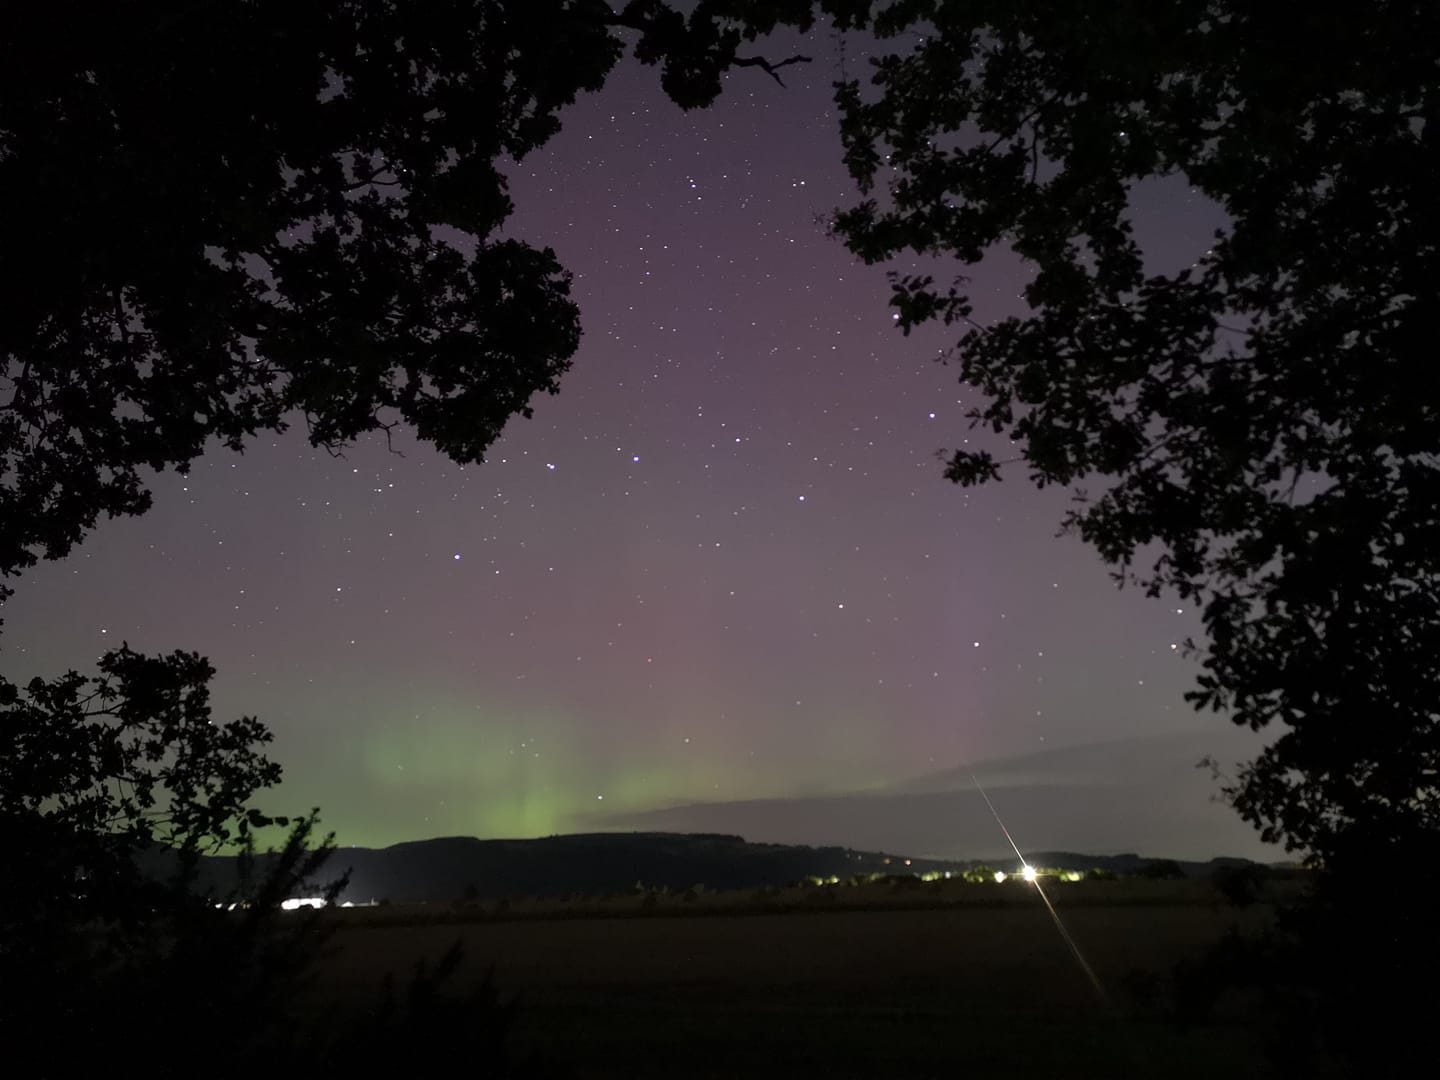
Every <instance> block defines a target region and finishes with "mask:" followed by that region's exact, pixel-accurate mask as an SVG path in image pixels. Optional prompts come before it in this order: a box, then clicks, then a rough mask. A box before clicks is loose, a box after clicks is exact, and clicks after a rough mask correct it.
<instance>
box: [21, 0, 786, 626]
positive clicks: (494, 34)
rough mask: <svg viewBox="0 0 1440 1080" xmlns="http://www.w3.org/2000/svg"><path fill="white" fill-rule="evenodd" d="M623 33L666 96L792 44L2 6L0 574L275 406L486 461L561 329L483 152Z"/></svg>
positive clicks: (537, 136) (267, 424)
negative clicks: (769, 47) (399, 434)
mask: <svg viewBox="0 0 1440 1080" xmlns="http://www.w3.org/2000/svg"><path fill="white" fill-rule="evenodd" d="M703 6H704V5H702V7H703ZM72 7H73V8H74V10H71V8H72ZM800 10H801V13H802V14H805V13H807V12H808V6H807V5H800ZM807 17H808V16H807ZM622 34H627V35H629V36H631V37H632V38H633V39H634V42H635V50H636V54H637V56H639V58H640V59H641V60H642V61H643V62H646V63H651V64H655V63H658V64H661V65H662V69H663V70H662V84H663V85H664V87H665V89H666V91H667V92H668V93H669V94H670V95H671V96H672V97H673V98H674V99H675V100H676V101H677V103H679V104H681V105H683V106H685V107H687V108H688V107H693V106H696V105H702V104H706V103H708V102H709V101H710V100H711V99H713V98H714V96H715V94H716V93H718V92H719V88H720V74H721V73H722V72H723V71H725V70H726V69H728V68H730V67H733V66H741V67H758V68H761V69H763V70H765V71H768V72H769V73H770V74H771V75H772V76H775V77H776V78H778V77H779V76H778V70H779V69H780V68H781V67H784V66H785V65H786V64H787V63H793V62H795V61H796V60H799V59H802V58H791V59H789V60H781V61H776V62H773V63H772V62H771V61H769V60H766V59H765V58H763V57H746V56H740V55H738V53H737V50H738V49H739V47H740V46H741V44H742V41H743V40H744V37H745V35H744V34H742V32H741V30H740V29H738V28H736V26H733V25H732V26H730V27H729V28H728V29H722V28H721V27H720V26H719V24H718V23H716V21H715V20H714V19H712V18H709V17H707V16H706V15H705V14H704V13H703V12H696V13H695V15H694V18H692V19H691V20H689V21H688V22H687V20H686V19H684V18H682V17H681V16H680V15H679V14H677V13H676V12H675V11H673V10H672V9H670V8H669V7H668V6H667V5H665V4H661V3H655V2H650V0H641V2H636V3H631V4H629V5H627V6H626V7H625V8H624V9H623V11H621V12H619V13H617V12H614V11H612V10H611V8H610V6H609V5H608V4H606V3H604V2H602V0H449V2H445V3H435V4H373V3H368V2H365V0H340V2H336V3H326V4H313V5H300V6H298V7H297V6H296V5H295V4H292V3H288V2H286V0H251V2H248V3H236V4H196V3H193V2H192V0H152V2H150V3H144V4H127V5H109V6H101V7H99V8H96V7H95V6H94V5H83V6H80V5H66V4H63V3H62V4H56V5H30V6H29V7H25V8H23V9H16V10H14V11H9V12H7V26H6V33H5V34H4V35H3V39H0V202H3V203H4V204H5V205H6V206H7V207H10V208H11V212H8V213H6V214H5V215H4V217H3V221H0V291H3V293H4V295H5V297H6V303H5V307H4V310H3V312H0V364H3V367H0V376H3V378H0V395H3V396H0V577H4V576H9V575H13V574H15V573H16V572H17V571H19V570H22V569H24V568H25V567H28V566H31V565H33V564H34V563H35V561H36V560H37V559H38V558H41V557H45V558H58V557H61V556H63V555H65V554H66V553H67V552H68V551H69V550H70V549H71V548H72V547H73V545H74V544H76V543H77V542H78V541H79V540H80V539H81V538H82V537H83V536H84V534H85V533H86V531H87V530H88V529H90V528H91V527H93V525H94V524H95V522H96V520H97V519H98V518H99V516H100V515H102V514H104V515H108V516H112V517H113V516H116V515H121V514H137V513H141V512H143V511H144V510H145V509H146V508H147V507H148V506H149V504H150V495H149V492H148V491H147V490H146V487H145V483H144V480H143V478H142V475H141V470H142V468H146V467H148V468H150V469H154V470H161V469H165V468H170V467H175V468H179V469H182V470H183V469H184V468H185V467H186V466H187V465H188V463H189V462H190V461H192V460H193V459H194V458H195V457H196V456H198V455H199V454H200V453H201V452H202V451H203V450H204V448H205V447H206V445H207V443H208V442H209V441H210V440H212V439H217V440H219V441H220V442H222V443H223V444H225V445H227V446H229V447H230V448H232V449H235V450H239V449H241V448H242V447H243V446H244V443H245V440H246V439H247V438H248V437H250V436H253V435H254V434H255V433H256V432H259V431H262V430H270V431H278V430H281V429H283V428H284V427H285V426H286V424H287V423H288V418H289V417H291V416H293V415H295V414H298V415H300V416H302V417H303V418H304V421H305V423H306V425H307V427H308V431H309V436H310V440H311V442H312V443H313V444H315V445H316V446H322V447H326V448H329V449H332V450H334V449H337V448H339V447H342V446H344V445H345V444H347V443H348V442H350V441H351V440H353V439H355V438H356V437H357V436H359V435H362V434H364V433H366V432H372V431H376V430H381V429H388V428H389V427H390V426H391V425H393V424H396V423H404V424H407V425H409V426H411V427H413V429H414V431H415V433H416V435H417V436H418V437H419V438H421V439H423V440H426V441H429V442H431V443H433V444H434V445H435V446H436V447H437V448H438V449H440V450H442V451H443V452H445V453H446V454H448V455H449V456H450V457H451V458H453V459H454V460H456V461H459V462H469V461H476V460H479V459H481V458H483V455H484V453H485V450H486V448H487V447H488V446H489V445H490V444H491V443H492V442H493V441H494V439H495V438H496V437H497V436H498V434H499V433H500V430H501V428H502V427H503V425H504V424H505V422H506V420H508V419H509V418H510V417H511V416H512V415H514V414H517V413H518V414H520V415H523V416H528V415H529V414H530V408H531V406H530V401H531V399H532V397H533V396H534V395H535V394H536V393H539V392H542V391H544V392H548V393H554V392H555V391H556V389H557V387H558V380H559V378H560V376H561V374H562V373H563V372H564V371H565V370H566V369H567V368H568V366H569V364H570V358H571V356H572V355H573V354H574V352H575V350H576V347H577V346H578V343H579V340H580V324H579V317H578V312H577V311H576V308H575V305H574V304H573V303H572V302H571V300H570V297H569V289H570V277H569V275H568V273H566V271H565V270H564V269H563V268H562V267H561V266H560V264H559V262H558V261H557V260H556V258H555V255H554V253H553V252H552V251H551V250H549V249H548V248H547V249H537V248H535V247H532V246H530V245H528V244H526V243H524V242H522V241H519V240H515V239H510V238H505V237H503V236H501V235H500V230H501V227H502V225H503V224H504V222H505V220H506V219H507V218H508V216H509V214H510V212H511V209H512V206H511V202H510V199H509V196H508V194H507V191H506V187H507V185H506V179H505V175H504V172H503V171H502V165H503V163H504V162H507V161H510V160H518V159H520V158H523V157H524V156H525V155H526V154H527V153H529V152H530V151H532V150H534V149H535V148H536V147H538V146H540V145H541V144H543V143H544V142H545V141H546V140H547V139H549V138H550V137H551V136H552V135H554V134H555V132H556V131H558V130H559V127H560V121H559V118H558V113H559V111H560V109H562V108H563V107H564V106H565V105H567V104H569V103H570V102H572V101H573V100H574V99H575V97H576V95H577V94H578V93H580V92H581V91H584V90H595V89H598V88H599V87H600V86H601V84H602V83H603V81H604V79H605V77H606V75H607V74H608V73H609V72H610V70H611V68H612V67H613V66H614V64H615V62H616V60H617V59H618V58H619V57H620V55H621V54H622V52H623V48H624V41H623V39H622V37H621V35H622ZM749 36H750V37H753V36H754V34H753V32H752V33H750V35H749ZM0 598H3V593H0Z"/></svg>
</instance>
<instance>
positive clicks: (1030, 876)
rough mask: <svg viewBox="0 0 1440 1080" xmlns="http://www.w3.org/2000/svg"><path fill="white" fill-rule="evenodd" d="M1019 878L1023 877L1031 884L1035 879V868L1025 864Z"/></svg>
mask: <svg viewBox="0 0 1440 1080" xmlns="http://www.w3.org/2000/svg"><path fill="white" fill-rule="evenodd" d="M1020 876H1021V877H1023V878H1024V879H1025V880H1026V881H1028V882H1031V883H1032V884H1033V883H1034V881H1035V877H1036V874H1035V868H1034V867H1033V866H1031V865H1030V864H1028V863H1027V864H1026V865H1025V869H1023V870H1021V871H1020Z"/></svg>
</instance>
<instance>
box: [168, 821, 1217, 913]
mask: <svg viewBox="0 0 1440 1080" xmlns="http://www.w3.org/2000/svg"><path fill="white" fill-rule="evenodd" d="M1030 861H1031V862H1032V863H1033V864H1034V865H1036V866H1050V867H1058V868H1063V869H1074V870H1088V869H1089V868H1091V867H1100V868H1102V869H1106V870H1111V871H1113V872H1115V873H1120V874H1125V873H1134V872H1136V871H1138V870H1139V869H1140V867H1141V866H1143V865H1144V864H1145V863H1147V862H1150V861H1152V860H1151V859H1149V858H1142V857H1141V856H1139V855H1111V856H1101V855H1096V856H1091V855H1081V854H1074V853H1069V852H1049V853H1036V854H1034V855H1031V856H1030ZM1244 861H1246V860H1243V859H1232V860H1213V861H1212V862H1208V863H1198V862H1189V863H1185V862H1182V863H1180V864H1179V865H1180V867H1181V869H1182V870H1184V871H1185V872H1186V873H1187V874H1189V875H1191V876H1204V875H1206V874H1209V873H1210V872H1211V871H1212V870H1213V869H1215V867H1216V866H1218V865H1221V864H1222V863H1227V864H1234V863H1241V862H1244ZM974 865H976V862H975V861H974V860H968V861H964V860H948V861H947V860H937V859H919V858H907V857H905V856H903V855H896V854H892V853H886V852H877V851H856V850H852V849H850V848H842V847H804V846H800V845H791V844H752V843H748V842H746V841H745V840H744V839H742V838H741V837H739V836H729V835H723V834H716V833H698V834H697V833H690V834H684V833H657V832H648V833H582V834H577V835H570V836H550V837H545V838H543V839H537V840H477V839H475V838H473V837H445V838H442V839H436V840H419V841H414V842H411V843H405V844H395V845H394V846H392V847H387V848H378V849H376V848H360V847H346V848H341V849H339V850H338V851H336V853H335V855H334V856H333V858H332V859H331V861H330V864H329V865H328V867H327V868H326V872H325V876H324V880H329V879H330V878H333V877H338V876H339V875H340V874H341V873H343V872H345V871H346V870H347V869H348V870H349V871H350V881H349V884H348V886H347V887H346V889H345V890H344V892H342V893H341V895H340V900H341V901H346V900H349V901H353V902H355V903H366V902H368V901H371V900H390V901H394V902H396V903H403V902H416V901H441V902H444V901H450V900H454V899H457V898H459V897H462V896H471V897H474V898H477V899H489V900H495V899H500V898H502V897H524V896H562V895H566V894H570V895H582V894H584V895H604V894H608V893H619V892H624V891H626V890H628V889H632V888H634V887H635V885H636V883H637V882H639V883H641V884H642V885H644V886H646V887H650V888H658V887H665V888H669V889H686V888H689V887H691V886H694V885H704V886H705V887H706V888H708V889H715V890H723V889H747V888H756V887H759V886H763V885H785V884H788V883H790V882H792V881H797V880H800V879H802V878H805V877H807V876H811V875H814V876H819V877H830V876H835V877H839V878H841V879H842V880H844V879H846V878H849V877H850V876H852V875H855V874H872V873H892V874H907V873H908V874H923V873H929V872H932V871H938V872H942V873H943V872H944V871H946V870H949V871H951V872H957V871H962V870H965V869H968V868H970V867H972V866H974ZM995 865H996V866H998V867H999V868H1000V869H1004V870H1014V869H1017V868H1018V860H1015V859H1013V858H1012V859H1011V860H1009V861H1000V862H997V863H995ZM152 866H153V867H155V868H157V869H158V868H160V867H161V866H162V863H161V862H159V861H153V862H152ZM234 882H235V860H234V859H233V858H230V857H224V856H214V857H210V858H207V859H205V860H204V861H203V864H202V867H201V884H202V885H204V886H206V887H208V888H210V889H213V890H215V891H216V892H217V893H220V894H223V893H226V892H228V891H229V889H230V888H231V887H233V885H234Z"/></svg>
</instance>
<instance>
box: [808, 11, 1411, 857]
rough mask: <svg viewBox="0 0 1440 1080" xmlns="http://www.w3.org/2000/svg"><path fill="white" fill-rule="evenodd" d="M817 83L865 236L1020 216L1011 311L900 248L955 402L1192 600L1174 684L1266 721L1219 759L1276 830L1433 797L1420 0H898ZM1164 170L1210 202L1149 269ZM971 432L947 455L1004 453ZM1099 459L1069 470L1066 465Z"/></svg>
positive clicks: (934, 234)
mask: <svg viewBox="0 0 1440 1080" xmlns="http://www.w3.org/2000/svg"><path fill="white" fill-rule="evenodd" d="M874 26H875V29H876V32H877V34H879V35H880V36H881V37H882V38H894V39H897V40H896V44H894V45H893V46H892V45H890V43H889V42H888V41H882V45H884V46H885V47H884V48H882V50H881V51H880V53H879V55H876V56H874V57H873V58H872V60H871V69H870V77H869V80H868V84H863V83H862V81H861V80H859V79H853V78H852V79H849V80H848V81H845V82H843V83H842V84H841V85H840V87H839V89H838V101H839V104H840V106H841V112H842V137H843V140H844V144H845V155H846V161H847V163H848V165H849V168H850V170H851V172H852V174H853V175H854V176H855V177H856V178H857V179H858V180H859V181H860V183H861V184H862V186H863V188H864V190H865V192H866V193H867V195H868V196H869V197H868V198H866V199H865V200H864V201H862V202H861V203H860V204H859V205H857V206H855V207H853V208H850V209H847V210H844V211H842V212H840V213H839V214H837V216H836V218H835V222H834V224H835V228H836V230H837V232H838V233H839V234H840V236H841V237H843V239H844V240H845V242H846V243H847V245H848V246H849V247H850V248H851V250H853V251H854V252H856V253H857V254H859V255H860V256H861V257H863V258H864V259H865V260H867V261H870V262H878V261H882V260H886V259H889V258H891V257H893V256H897V255H900V254H902V253H918V254H921V255H926V256H930V255H941V256H943V255H948V256H954V257H956V258H957V259H958V260H959V261H961V262H962V263H975V262H977V261H979V260H980V259H981V258H982V257H984V256H985V254H986V253H987V252H990V251H993V250H996V249H1000V248H1006V247H1008V248H1010V249H1011V250H1013V251H1014V252H1016V253H1017V254H1019V255H1020V256H1021V257H1022V258H1023V259H1024V260H1025V261H1026V262H1027V263H1028V265H1029V266H1030V268H1031V269H1032V270H1033V277H1032V278H1031V280H1030V282H1029V284H1028V286H1027V287H1026V289H1025V293H1024V299H1025V301H1026V302H1027V304H1028V307H1029V312H1028V313H1027V314H1024V315H1018V316H1015V317H1011V318H1006V319H1003V320H1001V321H999V322H997V323H995V324H993V325H989V326H981V325H979V324H978V323H976V322H975V321H974V319H973V317H972V316H973V310H972V307H971V303H970V300H969V297H968V295H967V291H966V290H967V281H966V279H965V278H964V277H958V278H956V279H955V280H954V281H952V282H949V283H943V282H942V283H937V282H936V281H935V280H934V278H933V277H932V276H928V275H923V274H905V275H897V276H895V277H894V278H893V279H892V280H893V286H894V294H893V297H892V304H893V305H894V306H895V307H896V309H897V311H898V318H899V322H900V324H901V326H902V327H904V328H905V330H906V331H907V332H908V331H909V330H910V329H911V328H913V327H916V326H918V325H920V324H922V323H925V322H927V321H930V320H940V321H942V322H943V323H945V324H947V325H953V326H956V327H957V328H960V330H961V331H963V335H962V336H961V337H960V340H959V341H958V345H957V348H956V350H955V352H954V358H955V361H956V363H957V364H958V369H959V374H960V377H961V379H962V380H963V381H965V382H967V383H969V384H971V385H972V386H974V387H976V388H978V389H979V390H981V391H982V392H983V397H982V399H981V400H982V401H983V404H981V405H979V406H978V407H977V408H976V409H975V410H974V412H973V413H972V414H971V415H972V418H973V420H974V422H975V423H977V424H980V425H983V426H985V427H987V428H989V429H991V430H992V431H994V432H996V433H1000V434H1004V435H1007V436H1009V437H1010V438H1011V439H1013V440H1014V441H1015V443H1016V445H1017V449H1018V453H1019V455H1020V458H1021V459H1023V461H1024V463H1025V465H1026V466H1027V467H1028V469H1029V472H1030V475H1031V477H1032V479H1033V480H1034V481H1035V482H1036V483H1038V484H1041V485H1046V484H1066V485H1072V486H1076V487H1077V489H1078V490H1077V494H1078V496H1079V497H1078V500H1077V503H1076V507H1075V509H1074V511H1073V512H1072V513H1071V514H1070V515H1069V517H1068V524H1069V525H1070V526H1072V527H1073V528H1075V529H1076V530H1077V531H1078V532H1079V534H1080V535H1081V536H1082V537H1084V538H1085V539H1086V540H1088V541H1089V542H1091V543H1092V544H1093V545H1094V546H1095V547H1096V548H1097V549H1098V550H1099V552H1100V553H1101V555H1102V556H1103V557H1104V558H1105V559H1106V560H1107V561H1109V562H1110V563H1112V564H1114V565H1115V566H1116V567H1117V573H1120V574H1122V575H1123V576H1127V577H1131V576H1133V577H1135V578H1138V579H1139V580H1141V581H1143V582H1144V583H1145V584H1146V585H1147V586H1148V587H1149V588H1150V589H1151V590H1152V591H1153V592H1156V593H1159V592H1161V591H1173V593H1175V594H1178V595H1179V596H1181V597H1185V598H1189V599H1192V600H1195V601H1198V602H1199V603H1200V604H1202V605H1203V610H1204V617H1205V625H1206V630H1207V632H1208V635H1209V645H1208V651H1207V654H1206V657H1205V661H1204V663H1205V672H1204V674H1203V675H1202V677H1201V679H1200V687H1199V689H1198V691H1196V692H1195V693H1193V694H1192V695H1191V697H1192V698H1193V700H1194V701H1195V703H1196V704H1197V705H1199V706H1202V707H1206V706H1213V707H1215V708H1217V709H1227V710H1229V711H1230V712H1231V714H1232V716H1233V718H1234V719H1235V720H1236V721H1237V722H1239V723H1243V724H1247V725H1249V726H1251V727H1254V728H1260V727H1262V726H1265V725H1267V724H1270V723H1272V722H1279V724H1280V725H1283V726H1284V728H1285V730H1284V731H1283V732H1282V733H1281V734H1280V736H1279V738H1278V740H1277V741H1275V742H1274V744H1273V745H1272V746H1271V747H1270V748H1269V749H1267V750H1266V751H1264V753H1263V754H1262V755H1261V756H1260V758H1259V760H1258V761H1257V762H1256V763H1255V764H1254V765H1253V766H1252V767H1250V768H1249V769H1248V770H1247V771H1246V772H1245V773H1243V774H1242V775H1241V777H1240V778H1239V780H1238V782H1237V783H1236V784H1235V785H1234V787H1233V788H1232V789H1231V794H1232V795H1233V796H1234V798H1235V801H1236V804H1237V806H1238V808H1239V809H1240V811H1241V812H1242V814H1243V815H1244V816H1245V817H1246V818H1247V819H1248V820H1250V821H1251V822H1253V823H1255V824H1257V825H1259V826H1260V827H1261V828H1262V832H1263V834H1264V835H1265V836H1266V837H1267V838H1269V839H1272V840H1284V841H1285V842H1287V843H1289V844H1291V845H1293V846H1296V847H1301V848H1306V849H1309V850H1318V851H1321V852H1323V851H1324V850H1325V849H1326V848H1327V847H1328V846H1330V845H1331V844H1332V842H1333V841H1334V840H1335V838H1336V837H1337V836H1339V835H1340V834H1341V833H1343V832H1344V831H1345V830H1346V828H1348V827H1349V826H1350V825H1351V824H1353V823H1355V822H1357V821H1365V822H1367V823H1368V826H1367V827H1372V828H1378V829H1380V831H1381V832H1384V833H1386V834H1387V835H1404V834H1407V833H1409V832H1411V831H1413V830H1416V829H1419V830H1433V829H1435V828H1437V827H1440V818H1437V816H1436V815H1437V813H1440V715H1437V711H1436V709H1437V705H1436V702H1437V701H1440V666H1437V659H1436V658H1437V656H1440V511H1437V508H1440V395H1437V393H1436V390H1437V388H1440V382H1437V376H1436V368H1435V362H1434V344H1433V340H1432V338H1433V330H1432V323H1433V312H1434V309H1435V307H1436V305H1437V301H1440V204H1437V201H1436V198H1435V192H1436V191H1440V67H1437V63H1440V8H1437V7H1436V6H1435V5H1433V4H1424V3H1378V4H1365V5H1356V6H1350V7H1344V8H1340V7H1336V6H1334V5H1311V4H1291V3H1273V4H1249V3H1230V2H1219V3H1217V2H1213V0H1205V2H1202V0H1175V2H1170V3H1159V4H1157V3H1148V2H1147V3H1139V2H1135V3H1129V2H1126V3H1113V2H1106V3H1068V4H1063V5H1053V4H1045V3H1038V2H1036V3H1015V2H1006V3H974V4H970V3H967V4H952V3H938V2H934V0H930V2H920V0H914V2H906V3H892V4H883V5H877V6H876V16H875V22H874ZM1167 176H1174V177H1183V178H1184V180H1185V181H1186V182H1188V183H1189V184H1190V185H1191V186H1192V187H1193V188H1194V189H1197V190H1198V191H1199V192H1200V193H1202V194H1203V195H1204V196H1207V197H1209V198H1210V199H1212V200H1214V201H1215V202H1216V203H1218V204H1219V206H1220V207H1221V208H1223V210H1224V211H1225V213H1226V215H1228V224H1227V225H1226V227H1225V228H1223V229H1222V230H1221V231H1220V232H1219V233H1217V235H1216V236H1215V237H1214V239H1213V242H1212V243H1211V244H1210V245H1209V247H1208V249H1207V250H1198V251H1197V252H1196V257H1195V263H1194V265H1193V266H1192V267H1190V268H1188V269H1183V270H1180V271H1179V272H1176V273H1171V274H1157V273H1153V272H1147V270H1146V266H1145V263H1144V260H1143V257H1142V255H1143V253H1142V251H1141V249H1140V247H1139V245H1138V244H1137V242H1136V239H1135V236H1134V233H1133V230H1132V225H1131V214H1130V212H1131V199H1132V193H1133V190H1134V187H1135V185H1136V184H1137V183H1139V182H1141V181H1144V180H1146V179H1148V178H1157V177H1167ZM999 470H1000V463H999V462H997V461H996V460H995V458H994V457H993V456H992V455H991V454H990V453H988V452H986V451H960V452H956V453H954V454H953V455H952V456H951V457H950V460H949V467H948V475H949V477H950V478H951V479H952V480H955V481H957V482H959V483H964V484H970V483H976V482H980V481H984V480H989V479H993V478H995V477H997V476H998V475H999ZM1086 482H1091V483H1093V484H1094V485H1095V490H1094V491H1093V492H1091V493H1089V494H1088V495H1087V494H1086V493H1085V492H1084V490H1083V488H1080V487H1079V486H1080V485H1083V484H1085V483H1086Z"/></svg>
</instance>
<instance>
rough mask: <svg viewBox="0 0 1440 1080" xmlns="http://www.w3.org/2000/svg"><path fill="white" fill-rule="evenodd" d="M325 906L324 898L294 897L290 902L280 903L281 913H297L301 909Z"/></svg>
mask: <svg viewBox="0 0 1440 1080" xmlns="http://www.w3.org/2000/svg"><path fill="white" fill-rule="evenodd" d="M324 906H325V898H324V897H323V896H292V897H291V898H290V899H288V900H281V901H280V910H281V911H296V910H298V909H299V908H305V907H308V908H322V907H324Z"/></svg>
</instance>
